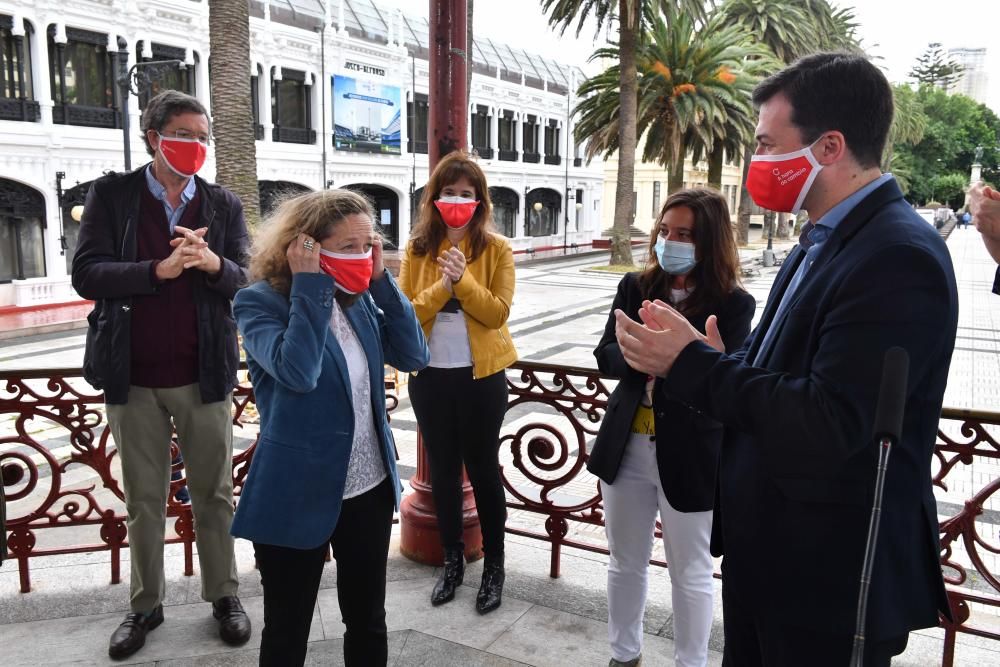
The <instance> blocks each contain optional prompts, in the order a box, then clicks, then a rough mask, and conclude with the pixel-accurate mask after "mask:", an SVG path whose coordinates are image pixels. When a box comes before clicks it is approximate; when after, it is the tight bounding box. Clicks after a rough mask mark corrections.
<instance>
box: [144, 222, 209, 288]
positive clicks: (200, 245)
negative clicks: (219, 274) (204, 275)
mask: <svg viewBox="0 0 1000 667" xmlns="http://www.w3.org/2000/svg"><path fill="white" fill-rule="evenodd" d="M174 229H175V230H176V233H179V234H182V236H180V237H179V238H176V239H173V240H171V241H170V247H171V248H173V251H172V252H171V253H170V255H169V256H168V257H167V258H166V259H164V260H161V261H160V262H158V263H157V265H156V278H157V280H161V281H162V280H173V279H174V278H176V277H177V276H179V275H181V273H183V272H184V269H186V268H189V267H188V264H189V263H190V262H193V261H195V260H202V258H203V255H204V253H209V254H211V255H212V256H213V257H215V259H216V261H217V262H218V260H219V258H218V257H217V256H216V255H215V253H213V252H212V251H211V250H209V249H208V243H207V242H206V241H205V240H204V236H205V234H206V233H207V232H208V228H207V227H202V228H201V229H196V230H194V231H192V230H190V229H188V228H187V227H181V226H179V225H178V226H177V227H175V228H174ZM199 268H200V267H199ZM217 270H218V268H216V271H217Z"/></svg>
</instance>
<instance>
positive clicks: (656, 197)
mask: <svg viewBox="0 0 1000 667" xmlns="http://www.w3.org/2000/svg"><path fill="white" fill-rule="evenodd" d="M658 215H660V182H659V181H653V219H654V220H655V219H656V217H657V216H658Z"/></svg>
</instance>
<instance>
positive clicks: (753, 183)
mask: <svg viewBox="0 0 1000 667" xmlns="http://www.w3.org/2000/svg"><path fill="white" fill-rule="evenodd" d="M818 141H819V139H817V140H816V141H814V142H813V143H812V144H810V145H808V146H806V147H805V148H803V149H802V150H798V151H795V152H792V153H782V154H781V155H754V156H753V158H752V159H751V160H750V169H749V171H748V172H747V192H749V193H750V196H751V197H752V198H753V200H754V203H756V204H757V205H758V206H760V207H761V208H766V209H768V210H769V211H776V212H778V213H798V212H799V209H801V208H802V204H803V202H804V201H805V199H806V195H807V194H809V188H811V187H812V184H813V182H814V181H815V180H816V176H817V174H819V172H820V171H821V170H822V169H823V165H821V164H820V163H819V161H818V160H817V159H816V156H815V155H813V152H812V147H813V146H815V145H816V143H817V142H818Z"/></svg>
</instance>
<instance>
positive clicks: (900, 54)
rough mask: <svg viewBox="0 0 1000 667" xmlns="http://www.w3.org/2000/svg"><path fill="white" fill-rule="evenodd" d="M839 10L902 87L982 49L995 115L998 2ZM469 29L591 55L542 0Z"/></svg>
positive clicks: (585, 38)
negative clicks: (941, 62)
mask: <svg viewBox="0 0 1000 667" xmlns="http://www.w3.org/2000/svg"><path fill="white" fill-rule="evenodd" d="M377 1H378V2H379V4H380V5H392V6H397V7H400V8H402V9H403V11H405V12H407V13H410V14H418V13H426V11H427V9H426V7H427V4H428V3H427V0H377ZM831 2H832V3H833V4H835V5H837V6H840V7H848V6H850V7H854V9H855V14H856V16H857V18H858V20H859V23H860V24H861V25H860V26H859V30H858V32H859V34H860V36H861V39H862V43H863V44H864V45H865V46H866V48H867V49H868V51H869V53H871V54H872V55H873V56H876V57H877V58H878V60H877V61H876V62H878V63H879V65H880V66H882V67H883V68H884V69H885V70H886V72H887V76H888V77H889V79H890V80H891V81H893V82H894V83H895V82H903V81H906V80H907V74H908V73H909V71H910V68H911V67H912V66H913V64H914V62H915V61H916V58H917V56H919V55H920V54H921V53H922V52H923V51H924V49H925V48H926V47H927V44H928V43H930V42H941V43H942V44H943V45H944V46H945V47H946V48H948V47H981V46H985V47H986V48H987V52H986V53H987V68H988V71H989V74H990V82H989V92H988V98H987V100H986V102H987V104H988V105H989V106H991V107H992V108H993V110H994V111H996V112H997V113H998V114H1000V2H998V1H997V0H947V2H942V1H941V0H831ZM474 7H475V9H474V14H473V18H474V22H475V24H474V29H475V31H476V32H478V33H481V34H483V35H485V36H488V37H491V38H493V39H498V40H501V41H504V42H506V43H508V44H510V45H511V46H515V47H521V48H523V49H525V50H527V51H530V52H533V53H538V54H540V55H544V56H547V57H551V58H553V59H555V60H557V61H559V62H563V63H567V64H574V65H578V66H580V67H582V68H583V69H584V71H586V72H588V73H592V72H593V71H594V70H593V67H592V66H591V67H588V66H586V64H585V63H586V61H587V58H588V57H589V56H590V54H591V53H592V52H593V50H594V46H595V43H594V39H593V37H594V33H593V29H592V28H589V29H588V28H585V29H584V31H583V33H581V36H580V38H576V37H575V36H574V35H573V33H572V31H567V34H566V35H565V36H563V37H559V35H558V34H557V33H555V32H554V31H552V30H551V29H550V28H549V27H548V23H547V21H546V18H545V15H544V14H543V13H542V10H541V3H540V2H539V0H479V1H478V2H476V3H475V6H474Z"/></svg>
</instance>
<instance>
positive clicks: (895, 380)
mask: <svg viewBox="0 0 1000 667" xmlns="http://www.w3.org/2000/svg"><path fill="white" fill-rule="evenodd" d="M909 369H910V357H909V355H908V354H907V353H906V350H904V349H903V348H901V347H892V348H889V350H887V351H886V353H885V359H884V361H883V365H882V383H881V385H880V386H879V394H878V404H877V405H876V407H875V428H874V436H875V438H876V439H877V440H878V443H879V444H878V470H877V472H876V475H875V498H874V500H873V502H872V514H871V519H870V520H869V521H868V540H867V541H866V543H865V561H864V566H863V567H862V569H861V589H860V591H859V592H858V614H857V619H856V624H855V629H854V646H853V648H852V650H851V663H850V667H862V665H863V664H864V659H865V619H866V617H867V614H868V589H869V588H870V587H871V581H872V570H873V569H874V566H875V545H876V543H877V542H878V527H879V520H880V519H881V517H882V493H883V491H884V490H885V474H886V468H887V467H888V465H889V454H890V452H891V451H892V445H893V443H897V444H898V443H899V440H900V438H901V437H902V434H903V416H904V412H905V411H906V396H907V390H906V389H907V381H908V379H909Z"/></svg>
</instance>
